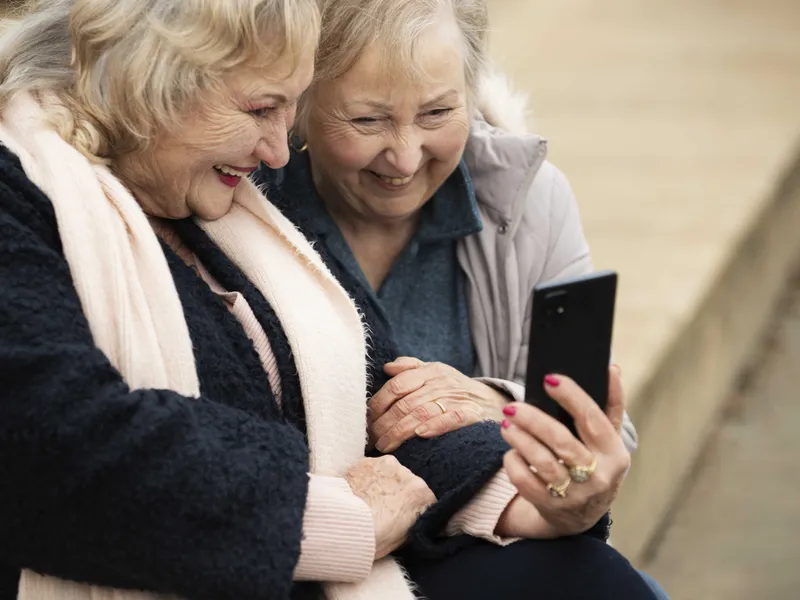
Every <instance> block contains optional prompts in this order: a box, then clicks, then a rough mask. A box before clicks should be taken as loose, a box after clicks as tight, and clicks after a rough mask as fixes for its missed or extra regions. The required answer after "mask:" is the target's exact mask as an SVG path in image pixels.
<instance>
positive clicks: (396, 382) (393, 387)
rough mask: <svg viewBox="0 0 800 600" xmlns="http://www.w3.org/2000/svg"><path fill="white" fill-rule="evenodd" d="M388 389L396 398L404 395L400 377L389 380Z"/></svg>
mask: <svg viewBox="0 0 800 600" xmlns="http://www.w3.org/2000/svg"><path fill="white" fill-rule="evenodd" d="M386 389H388V390H389V392H390V393H391V394H393V395H395V396H398V395H400V394H402V393H403V382H402V381H401V380H400V377H399V376H398V377H393V378H392V379H390V380H389V382H388V383H387V384H386Z"/></svg>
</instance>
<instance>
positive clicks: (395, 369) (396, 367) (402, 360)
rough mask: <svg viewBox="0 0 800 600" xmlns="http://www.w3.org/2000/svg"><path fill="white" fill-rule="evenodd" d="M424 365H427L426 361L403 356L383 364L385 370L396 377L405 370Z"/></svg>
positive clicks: (390, 375)
mask: <svg viewBox="0 0 800 600" xmlns="http://www.w3.org/2000/svg"><path fill="white" fill-rule="evenodd" d="M422 366H425V363H424V362H423V361H421V360H420V359H418V358H413V357H411V356H401V357H399V358H396V359H395V360H393V361H392V362H390V363H386V364H385V365H383V372H384V373H386V374H387V375H388V376H389V377H394V376H396V375H399V374H400V373H402V372H404V371H408V370H409V369H417V368H419V367H422Z"/></svg>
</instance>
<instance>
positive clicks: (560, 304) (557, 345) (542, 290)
mask: <svg viewBox="0 0 800 600" xmlns="http://www.w3.org/2000/svg"><path fill="white" fill-rule="evenodd" d="M616 297H617V274H616V273H615V272H613V271H599V272H597V273H592V274H590V275H584V276H581V277H576V278H574V279H568V280H563V281H556V282H552V283H547V284H543V285H539V286H536V288H534V291H533V305H532V307H531V311H532V313H531V331H530V343H529V346H528V370H527V374H526V382H525V401H526V402H529V403H530V404H533V405H534V406H537V407H539V408H540V409H542V410H543V411H544V412H546V413H547V414H549V415H551V416H553V417H555V418H556V419H558V420H559V421H561V422H562V423H564V424H565V425H566V426H567V427H569V428H570V430H571V431H572V432H573V434H575V435H577V432H576V431H575V425H574V423H573V422H572V416H571V415H570V414H569V413H568V412H567V411H565V410H564V409H563V408H561V406H559V405H558V404H557V403H556V402H555V400H553V399H552V398H550V396H548V395H547V393H546V392H545V391H544V378H545V376H546V375H549V374H552V373H558V374H561V375H567V376H569V377H571V378H572V379H574V380H575V382H576V383H577V384H578V385H580V386H581V387H582V388H583V389H584V391H586V393H587V394H588V395H589V396H591V397H592V398H593V399H594V400H595V402H597V404H599V405H600V407H601V408H603V409H604V410H605V407H606V402H607V400H608V367H609V363H610V361H611V340H612V332H613V329H614V306H615V303H616Z"/></svg>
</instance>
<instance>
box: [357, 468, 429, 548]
mask: <svg viewBox="0 0 800 600" xmlns="http://www.w3.org/2000/svg"><path fill="white" fill-rule="evenodd" d="M344 477H345V479H346V480H347V483H348V484H349V485H350V488H351V489H352V490H353V493H354V494H355V495H356V496H358V497H359V498H361V499H362V500H363V501H364V502H366V503H367V505H369V507H370V509H371V510H372V519H373V521H374V523H375V560H377V559H379V558H383V557H384V556H386V555H387V554H390V553H391V552H394V551H395V550H396V549H397V548H399V547H400V546H402V545H403V543H404V542H405V541H406V538H407V537H408V532H409V530H410V529H411V527H412V525H414V523H416V521H417V518H418V517H419V516H420V515H421V514H422V513H423V512H425V509H427V508H428V507H429V506H430V505H431V504H433V503H434V502H436V496H434V495H433V492H432V491H431V489H430V488H429V487H428V484H427V483H425V481H424V480H422V479H420V478H419V477H417V476H416V475H414V474H413V473H412V472H411V471H409V470H408V469H407V468H405V467H404V466H403V465H401V464H400V462H399V461H398V460H397V459H396V458H395V457H394V456H381V457H380V458H362V459H361V460H360V461H358V462H357V463H356V464H354V465H353V466H352V467H350V469H349V470H348V471H347V473H345V476H344Z"/></svg>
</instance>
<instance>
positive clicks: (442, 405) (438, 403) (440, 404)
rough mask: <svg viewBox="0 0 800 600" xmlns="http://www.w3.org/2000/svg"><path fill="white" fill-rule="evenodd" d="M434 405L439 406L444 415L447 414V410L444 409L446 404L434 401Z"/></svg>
mask: <svg viewBox="0 0 800 600" xmlns="http://www.w3.org/2000/svg"><path fill="white" fill-rule="evenodd" d="M433 403H434V404H435V405H436V406H438V407H439V408H441V409H442V414H445V413H446V412H447V409H446V408H445V407H444V404H442V403H441V402H439V401H438V400H434V401H433Z"/></svg>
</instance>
